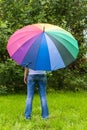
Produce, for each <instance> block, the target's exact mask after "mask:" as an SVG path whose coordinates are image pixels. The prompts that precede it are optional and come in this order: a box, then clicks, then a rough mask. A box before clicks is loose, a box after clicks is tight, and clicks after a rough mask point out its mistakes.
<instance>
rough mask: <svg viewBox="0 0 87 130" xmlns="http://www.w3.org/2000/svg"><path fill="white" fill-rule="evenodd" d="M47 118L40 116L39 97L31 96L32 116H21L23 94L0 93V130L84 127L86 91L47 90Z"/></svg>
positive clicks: (86, 120)
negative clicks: (29, 118)
mask: <svg viewBox="0 0 87 130" xmlns="http://www.w3.org/2000/svg"><path fill="white" fill-rule="evenodd" d="M47 99H48V106H49V111H50V118H49V119H48V120H43V119H42V118H41V108H40V99H39V96H38V95H35V97H34V100H33V110H32V119H31V120H25V119H24V109H25V102H26V95H7V96H0V130H87V103H86V102H87V92H78V93H72V92H66V93H64V92H58V93H55V92H53V93H48V95H47Z"/></svg>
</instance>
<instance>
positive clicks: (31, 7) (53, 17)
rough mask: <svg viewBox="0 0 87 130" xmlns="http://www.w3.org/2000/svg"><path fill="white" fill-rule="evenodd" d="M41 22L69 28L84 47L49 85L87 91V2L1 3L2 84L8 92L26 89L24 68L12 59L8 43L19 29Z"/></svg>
mask: <svg viewBox="0 0 87 130" xmlns="http://www.w3.org/2000/svg"><path fill="white" fill-rule="evenodd" d="M38 22H45V23H51V24H55V25H58V26H61V27H63V28H65V29H66V30H68V31H69V32H71V33H72V34H73V35H74V36H75V38H76V39H77V40H78V43H79V48H80V49H79V50H80V52H79V55H78V58H77V60H76V61H75V62H74V63H73V64H71V66H69V67H68V68H67V69H63V70H58V71H56V72H52V73H50V74H48V75H49V77H48V85H49V86H55V87H54V88H55V89H64V88H66V89H68V88H69V89H75V88H78V87H79V86H80V87H81V88H82V86H83V88H86V87H87V86H86V80H85V76H86V73H87V60H86V59H85V54H86V53H87V46H86V42H87V38H86V39H85V38H84V33H83V31H84V30H85V29H86V28H87V24H86V23H87V1H86V0H71V1H70V0H37V1H36V0H0V62H1V63H0V85H2V86H6V87H7V89H8V91H10V90H11V91H18V88H19V89H20V88H21V89H22V90H24V84H23V72H22V70H23V69H22V68H21V67H19V66H18V65H17V64H15V62H13V61H11V60H9V57H8V53H7V51H6V44H7V41H8V39H9V37H10V36H11V34H13V33H14V32H15V31H16V30H17V29H19V28H21V27H23V26H25V25H28V24H33V23H38ZM84 44H85V46H84ZM68 69H69V70H68ZM73 71H74V72H73ZM78 72H79V73H78ZM10 75H11V77H10ZM9 77H10V78H9ZM70 77H73V80H72V78H70Z"/></svg>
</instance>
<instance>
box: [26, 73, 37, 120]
mask: <svg viewBox="0 0 87 130" xmlns="http://www.w3.org/2000/svg"><path fill="white" fill-rule="evenodd" d="M34 88H35V81H34V80H33V76H32V75H29V76H28V81H27V100H26V109H25V117H26V118H30V117H31V112H32V101H33V96H34Z"/></svg>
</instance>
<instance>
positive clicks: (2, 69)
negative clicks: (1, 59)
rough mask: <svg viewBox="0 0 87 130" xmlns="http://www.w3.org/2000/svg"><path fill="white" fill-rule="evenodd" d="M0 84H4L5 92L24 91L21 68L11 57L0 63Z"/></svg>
mask: <svg viewBox="0 0 87 130" xmlns="http://www.w3.org/2000/svg"><path fill="white" fill-rule="evenodd" d="M0 86H6V87H7V92H18V91H25V87H24V83H23V69H22V68H21V67H19V66H18V65H17V64H16V63H15V62H13V61H12V60H11V59H8V60H7V61H5V63H0ZM3 89H4V88H3Z"/></svg>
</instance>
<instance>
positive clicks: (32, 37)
mask: <svg viewBox="0 0 87 130" xmlns="http://www.w3.org/2000/svg"><path fill="white" fill-rule="evenodd" d="M7 50H8V53H9V55H10V57H11V58H12V59H14V60H15V61H16V62H17V63H18V64H19V65H22V66H24V67H28V68H31V69H33V70H48V71H49V70H56V69H60V68H64V67H66V66H67V65H69V64H70V63H71V62H73V61H74V60H75V59H76V57H77V54H78V52H79V49H78V43H77V40H76V39H75V38H74V37H73V36H72V34H70V33H69V32H67V31H66V30H64V29H62V28H60V27H58V26H55V25H51V24H46V23H40V24H32V25H28V26H25V27H23V28H21V29H19V30H17V31H16V32H15V33H14V34H13V35H12V36H11V37H10V38H9V40H8V44H7Z"/></svg>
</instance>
